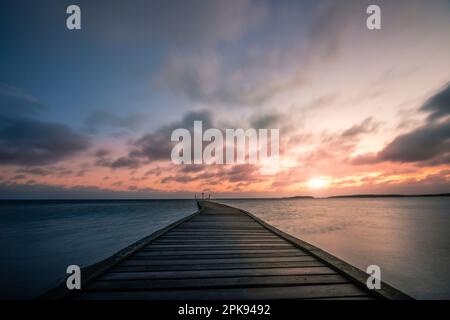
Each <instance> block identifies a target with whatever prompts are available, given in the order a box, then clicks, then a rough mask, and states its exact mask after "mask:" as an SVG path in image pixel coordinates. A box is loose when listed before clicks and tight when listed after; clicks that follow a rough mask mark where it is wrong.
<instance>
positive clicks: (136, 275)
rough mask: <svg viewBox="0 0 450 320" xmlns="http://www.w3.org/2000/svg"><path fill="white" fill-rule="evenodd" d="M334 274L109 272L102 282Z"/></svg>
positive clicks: (315, 270)
mask: <svg viewBox="0 0 450 320" xmlns="http://www.w3.org/2000/svg"><path fill="white" fill-rule="evenodd" d="M310 274H336V272H334V271H333V270H331V269H330V268H328V267H307V268H278V269H276V268H272V269H236V270H196V271H150V272H115V268H113V269H111V272H108V273H105V274H104V275H103V276H102V277H101V279H102V280H128V279H135V280H138V279H142V280H145V279H188V278H217V277H222V278H224V277H242V276H254V277H256V276H277V275H310Z"/></svg>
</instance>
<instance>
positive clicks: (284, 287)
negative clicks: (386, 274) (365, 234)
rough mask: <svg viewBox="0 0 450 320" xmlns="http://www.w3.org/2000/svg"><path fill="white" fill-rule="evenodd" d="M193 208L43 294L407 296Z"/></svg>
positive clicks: (254, 222)
mask: <svg viewBox="0 0 450 320" xmlns="http://www.w3.org/2000/svg"><path fill="white" fill-rule="evenodd" d="M199 207H200V210H199V211H198V212H196V213H194V214H192V215H191V216H189V217H187V218H184V219H182V220H180V221H178V222H176V223H174V224H172V225H170V226H168V227H166V228H165V229H163V230H160V231H158V232H156V233H154V234H152V235H150V236H149V237H147V238H144V239H142V240H140V241H138V242H137V243H135V244H133V245H131V246H130V247H128V248H125V249H124V250H122V251H120V252H119V253H117V254H116V255H114V256H112V257H111V258H109V259H106V260H104V261H102V262H100V263H98V264H96V265H93V266H92V267H88V268H86V269H84V270H83V271H82V279H83V281H82V289H81V290H71V291H69V290H67V289H66V288H65V283H63V284H61V286H59V287H57V288H55V289H53V290H51V291H49V292H48V293H47V294H45V295H44V296H42V298H44V299H60V298H67V299H81V300H103V299H108V300H110V299H121V300H122V299H138V300H141V299H150V300H203V299H207V300H224V299H226V300H234V299H237V300H241V299H251V300H261V299H262V300H264V299H358V300H360V299H361V300H368V299H369V300H372V299H411V298H410V297H409V296H407V295H406V294H404V293H402V292H400V291H398V290H396V289H394V288H392V287H390V286H389V285H387V284H385V283H382V287H381V289H380V290H369V289H367V287H366V279H367V277H368V275H367V274H365V273H364V272H362V271H361V270H359V269H357V268H354V267H352V266H351V265H349V264H347V263H345V262H343V261H341V260H339V259H337V258H335V257H333V256H331V255H329V254H328V253H326V252H324V251H322V250H320V249H318V248H316V247H314V246H312V245H310V244H308V243H306V242H303V241H301V240H299V239H296V238H294V237H292V236H290V235H287V234H285V233H283V232H281V231H279V230H278V229H275V228H274V227H272V226H270V225H268V224H266V223H264V222H263V221H261V220H259V219H258V218H256V217H254V216H253V215H251V214H250V213H248V212H245V211H242V210H239V209H236V208H232V207H229V206H225V205H222V204H218V203H214V202H210V201H200V202H199Z"/></svg>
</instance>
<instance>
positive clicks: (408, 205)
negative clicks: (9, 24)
mask: <svg viewBox="0 0 450 320" xmlns="http://www.w3.org/2000/svg"><path fill="white" fill-rule="evenodd" d="M220 202H223V203H226V204H230V205H233V206H237V207H240V208H243V209H246V210H248V211H251V212H252V213H255V214H256V215H257V216H259V217H260V218H262V219H264V220H265V221H267V222H269V223H271V224H273V225H275V226H276V227H278V228H279V229H282V230H283V231H286V232H288V233H290V234H292V235H294V236H296V237H298V238H301V239H302V240H305V241H308V242H310V243H312V244H314V245H316V246H318V247H320V248H322V249H324V250H326V251H329V252H330V253H332V254H334V255H336V256H338V257H340V258H341V259H343V260H345V261H347V262H349V263H351V264H354V265H355V266H357V267H359V268H361V269H364V270H365V269H366V267H367V266H368V265H371V264H377V265H379V266H380V267H381V270H382V279H383V280H384V281H386V282H387V283H390V284H392V285H394V286H395V287H397V288H399V289H402V290H404V291H405V292H407V293H408V294H410V295H412V296H414V297H416V298H428V299H430V298H447V299H449V298H450V236H449V230H450V216H449V214H450V212H449V208H450V198H444V197H443V198H395V199H386V198H377V199H323V200H221V201H220ZM196 210H197V208H196V205H195V202H194V201H192V200H168V201H160V200H152V201H93V202H92V201H63V202H62V201H48V202H0V298H3V299H5V298H9V299H11V298H33V297H36V296H37V295H39V294H41V293H43V292H44V291H45V290H47V289H49V288H51V287H53V286H55V285H56V284H57V283H58V282H59V281H60V280H61V279H62V278H63V277H64V276H65V268H66V267H67V266H68V265H70V264H78V265H80V266H86V265H90V264H92V263H95V262H98V261H100V260H102V259H104V258H107V257H108V256H110V255H112V254H114V253H115V252H117V251H118V250H120V249H122V248H124V247H126V246H127V245H129V244H131V243H132V242H134V241H137V240H139V239H141V238H142V237H145V236H147V235H148V234H150V233H152V232H154V231H156V230H158V229H160V228H162V227H164V226H166V225H168V224H170V223H171V222H174V221H176V220H178V219H180V218H182V217H185V216H187V215H189V214H190V213H193V212H195V211H196Z"/></svg>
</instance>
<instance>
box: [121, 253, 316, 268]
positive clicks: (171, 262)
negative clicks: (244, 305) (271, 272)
mask: <svg viewBox="0 0 450 320" xmlns="http://www.w3.org/2000/svg"><path fill="white" fill-rule="evenodd" d="M135 261H145V264H146V265H155V266H156V265H186V264H187V265H189V264H212V263H218V264H224V263H248V262H267V263H269V262H294V261H317V259H315V258H313V257H311V256H306V255H305V256H292V257H255V258H248V257H242V258H223V259H214V258H207V259H189V258H185V259H159V260H155V259H152V258H151V257H150V258H149V257H140V256H131V257H130V258H128V259H127V260H125V261H124V262H123V263H122V264H121V265H132V264H133V263H134V262H135ZM130 262H132V263H131V264H129V263H130Z"/></svg>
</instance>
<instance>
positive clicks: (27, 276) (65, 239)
mask: <svg viewBox="0 0 450 320" xmlns="http://www.w3.org/2000/svg"><path fill="white" fill-rule="evenodd" d="M195 211H197V205H196V204H195V201H193V200H170V201H160V200H158V201H157V200H154V201H47V202H28V203H26V202H25V203H23V202H22V203H20V202H9V203H7V202H1V201H0V299H5V298H7V299H17V298H33V297H36V296H37V295H39V294H41V293H43V292H45V291H46V290H48V289H50V288H52V287H54V286H55V285H57V284H58V283H59V281H60V280H61V279H62V278H64V276H65V270H66V268H67V266H68V265H71V264H76V265H79V266H87V265H90V264H92V263H95V262H98V261H100V260H103V259H105V258H107V257H109V256H110V255H112V254H114V253H116V252H117V251H119V250H120V249H122V248H124V247H126V246H128V245H129V244H131V243H133V242H135V241H137V240H139V239H141V238H143V237H145V236H147V235H149V234H151V233H152V232H154V231H156V230H159V229H161V228H163V227H164V226H166V225H169V224H170V223H172V222H174V221H176V220H178V219H180V218H183V217H185V216H187V215H189V214H191V213H193V212H195Z"/></svg>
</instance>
